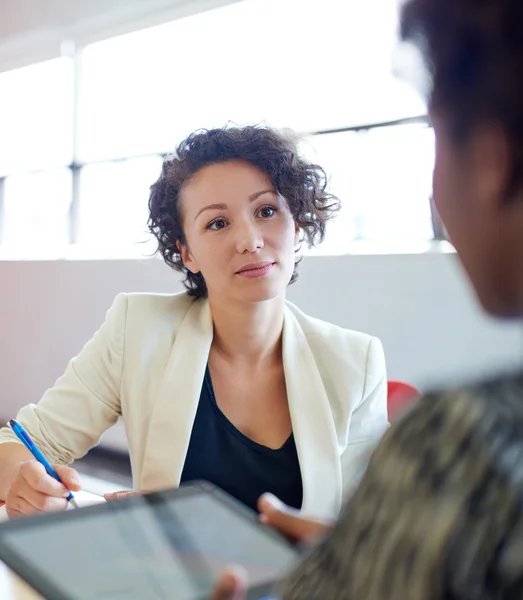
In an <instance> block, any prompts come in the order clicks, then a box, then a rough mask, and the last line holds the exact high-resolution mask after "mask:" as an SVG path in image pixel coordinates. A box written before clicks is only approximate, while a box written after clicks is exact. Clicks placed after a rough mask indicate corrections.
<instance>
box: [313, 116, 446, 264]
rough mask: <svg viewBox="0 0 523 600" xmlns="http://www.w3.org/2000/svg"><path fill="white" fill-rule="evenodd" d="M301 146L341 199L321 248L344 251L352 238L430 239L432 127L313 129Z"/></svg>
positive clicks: (375, 239) (327, 250) (333, 191)
mask: <svg viewBox="0 0 523 600" xmlns="http://www.w3.org/2000/svg"><path fill="white" fill-rule="evenodd" d="M302 151H303V153H304V154H305V155H306V156H307V157H309V158H310V159H312V160H315V161H316V162H317V163H318V164H320V165H322V166H323V167H324V168H325V170H326V171H327V172H328V173H329V174H330V189H331V191H332V193H334V194H336V195H337V196H338V197H339V198H340V200H341V210H340V213H339V215H338V217H337V218H336V219H335V220H334V221H333V222H332V223H330V224H329V227H328V234H327V237H326V240H325V242H324V244H322V246H321V247H320V249H319V253H321V254H341V253H345V252H348V251H349V249H350V245H351V242H353V241H356V240H368V241H371V242H376V243H383V242H385V243H386V242H390V241H396V240H400V241H402V242H406V241H414V242H418V241H428V240H431V239H433V237H434V231H433V227H432V215H431V210H430V203H429V198H430V195H431V189H432V166H433V162H434V134H433V130H432V129H430V128H429V127H427V126H426V125H423V124H408V125H397V126H393V127H376V128H373V129H371V130H367V131H358V132H342V133H335V134H328V135H316V136H311V137H310V138H308V139H307V141H306V142H305V143H304V144H302Z"/></svg>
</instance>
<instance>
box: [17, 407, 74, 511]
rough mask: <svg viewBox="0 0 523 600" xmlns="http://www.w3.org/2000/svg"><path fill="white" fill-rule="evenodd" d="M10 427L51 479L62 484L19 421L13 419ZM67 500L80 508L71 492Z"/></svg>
mask: <svg viewBox="0 0 523 600" xmlns="http://www.w3.org/2000/svg"><path fill="white" fill-rule="evenodd" d="M9 427H11V429H12V430H13V433H14V434H15V435H16V437H17V438H18V439H19V440H20V441H21V442H22V444H23V445H24V446H25V447H26V448H27V449H28V450H29V452H30V453H31V454H32V455H33V456H34V457H35V458H36V460H37V461H38V462H39V463H40V464H42V465H43V466H44V468H45V470H46V471H47V474H48V475H51V477H52V478H53V479H56V481H59V482H60V483H62V481H61V480H60V477H58V473H57V472H56V471H55V470H54V469H53V467H52V466H51V465H50V464H49V462H48V460H47V459H46V458H45V456H44V455H43V454H42V453H41V452H40V450H38V448H37V447H36V446H35V444H34V442H33V440H32V439H31V438H30V437H29V434H28V433H27V431H26V430H25V429H24V428H23V427H22V426H21V425H20V423H18V421H15V420H14V419H11V420H10V421H9ZM67 500H69V502H70V503H71V504H72V505H73V506H74V507H75V508H79V506H78V503H77V502H76V500H75V499H74V496H73V494H71V492H69V496H67Z"/></svg>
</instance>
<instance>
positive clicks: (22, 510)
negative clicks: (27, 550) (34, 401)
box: [0, 126, 387, 519]
mask: <svg viewBox="0 0 523 600" xmlns="http://www.w3.org/2000/svg"><path fill="white" fill-rule="evenodd" d="M149 208H150V218H149V226H150V230H151V231H152V233H153V234H154V235H155V236H156V238H157V240H158V244H159V252H160V253H161V255H162V256H163V258H164V260H165V262H166V263H167V264H168V265H169V266H171V267H173V268H174V269H175V270H177V271H179V272H181V273H182V274H183V276H184V279H185V287H186V290H187V291H186V293H182V294H175V295H160V294H122V295H120V296H118V297H117V299H116V301H115V302H114V305H113V306H112V308H111V309H110V310H109V312H108V313H107V317H106V321H105V323H104V324H103V326H102V327H101V329H100V330H99V331H98V332H97V333H96V335H95V336H94V338H93V339H92V340H91V341H90V342H89V343H88V344H87V345H86V346H85V348H84V349H83V350H82V351H81V353H80V354H79V356H77V357H76V358H75V359H73V360H72V361H71V363H70V365H69V367H68V369H67V371H66V373H65V375H64V376H63V377H62V378H61V379H59V380H58V382H57V383H56V385H55V386H54V387H53V388H52V389H50V390H49V391H47V392H46V394H45V395H44V397H43V398H42V400H41V401H40V402H39V404H38V405H36V406H34V405H29V406H27V407H25V408H23V409H22V410H21V411H20V413H19V415H18V417H17V418H18V420H19V421H20V422H21V423H22V424H23V426H24V427H25V428H26V429H27V430H28V431H29V433H30V435H31V436H32V437H33V439H34V441H35V443H36V444H37V445H38V446H39V447H40V449H41V450H42V451H43V452H44V454H46V455H47V456H48V457H49V458H50V459H51V460H52V462H54V463H55V464H57V465H58V466H57V470H58V471H59V474H60V476H61V477H62V479H63V481H64V483H65V485H66V487H69V488H70V489H72V490H75V489H77V481H76V480H75V472H74V470H73V469H70V468H68V467H66V466H64V465H66V464H67V463H70V462H72V461H73V460H74V459H75V458H78V457H80V456H82V455H84V454H85V453H86V452H87V451H88V450H89V449H90V448H91V447H93V446H94V445H95V444H96V443H97V442H98V440H99V438H100V436H101V434H102V433H103V432H104V431H105V430H106V429H107V428H108V427H109V426H111V425H112V424H113V423H114V422H115V421H116V419H117V418H118V417H119V416H120V415H121V416H122V417H123V422H124V424H125V428H126V432H127V437H128V441H129V450H130V457H131V464H132V469H133V479H134V486H135V488H137V489H139V490H145V491H151V490H156V489H161V488H168V487H175V486H178V485H179V484H180V483H184V482H188V481H191V480H194V479H205V480H208V481H211V482H213V483H215V484H216V485H218V486H220V487H221V488H223V489H225V490H226V491H228V492H229V493H231V494H232V495H233V496H235V497H236V498H238V499H239V500H241V501H242V502H244V503H245V504H246V505H248V506H251V507H252V508H255V507H256V502H257V500H258V497H259V496H260V495H261V494H263V493H264V492H271V493H273V494H274V495H276V496H278V497H279V498H280V499H281V500H282V501H283V502H284V503H285V504H287V505H289V506H291V507H294V508H295V509H299V510H301V511H302V513H303V514H306V515H315V516H316V517H319V518H323V519H330V518H333V517H335V516H336V515H337V513H338V511H339V509H340V507H341V503H342V499H343V498H344V497H348V496H349V495H350V493H351V491H352V490H353V488H354V487H355V485H356V483H357V481H358V480H359V478H360V476H361V474H362V472H363V470H364V469H365V467H366V464H367V460H368V457H369V455H370V453H371V451H372V449H373V448H374V446H375V444H376V443H377V441H378V440H379V438H380V437H381V435H382V434H383V432H384V431H385V429H386V428H387V417H386V376H385V364H384V357H383V351H382V347H381V344H380V342H379V341H378V340H377V339H376V338H372V337H370V336H368V335H364V334H362V333H357V332H353V331H347V330H344V329H341V328H339V327H336V326H334V325H330V324H328V323H325V322H322V321H319V320H317V319H313V318H311V317H309V316H307V315H305V314H303V313H302V312H301V311H300V310H299V309H298V308H296V307H295V306H293V305H292V304H290V303H289V302H287V301H286V300H285V294H286V289H287V286H288V285H289V283H292V282H294V281H295V280H296V278H297V269H298V261H297V260H296V250H297V249H298V248H299V245H300V243H301V242H306V243H307V244H309V245H313V244H316V243H317V242H320V241H321V240H322V239H323V237H324V235H325V227H326V222H327V221H328V219H329V218H330V217H331V216H332V215H333V214H334V213H335V212H336V210H337V209H338V200H337V199H336V198H335V197H334V196H332V195H331V194H329V193H328V192H327V190H326V178H325V174H324V172H323V170H322V169H321V168H320V167H318V166H316V165H314V164H311V163H309V162H307V161H306V160H304V159H303V158H302V157H301V156H300V154H299V153H298V151H297V148H296V144H295V142H294V141H293V139H292V138H290V137H288V136H286V135H284V134H281V133H279V132H277V131H275V130H273V129H270V128H268V127H256V126H249V127H226V128H223V129H214V130H209V131H199V132H196V133H194V134H193V135H191V136H189V137H188V138H187V139H186V140H185V141H183V142H182V143H181V144H180V145H179V147H178V149H177V152H176V153H175V154H174V155H172V156H168V157H167V158H166V159H165V161H164V164H163V168H162V173H161V175H160V178H159V179H158V181H157V182H156V183H155V184H154V185H153V186H152V188H151V196H150V201H149ZM0 442H2V443H1V444H0V498H4V499H6V500H7V510H8V513H9V514H10V515H11V516H17V515H21V514H29V513H33V512H36V511H46V510H59V509H63V508H65V505H66V501H65V499H64V498H63V497H62V496H63V493H64V491H65V487H64V486H61V485H60V484H58V483H57V482H56V481H54V480H53V479H52V478H50V477H48V476H46V475H45V473H43V472H42V470H41V467H40V465H39V464H37V463H35V462H34V461H32V460H31V456H30V455H28V453H27V452H26V451H25V449H24V448H23V447H21V446H20V444H18V443H17V442H16V441H15V439H14V438H13V435H12V433H11V432H10V431H9V430H6V429H4V430H2V431H1V432H0Z"/></svg>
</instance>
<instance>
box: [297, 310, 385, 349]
mask: <svg viewBox="0 0 523 600" xmlns="http://www.w3.org/2000/svg"><path fill="white" fill-rule="evenodd" d="M287 308H288V309H289V310H290V311H291V312H292V314H293V315H294V316H295V317H296V319H297V321H298V322H299V324H300V327H301V328H302V330H303V332H304V334H305V336H306V337H307V339H308V340H309V341H311V340H312V341H313V342H314V343H315V344H319V345H324V346H327V347H330V348H340V345H341V348H346V347H347V346H350V347H351V348H361V349H362V351H367V349H368V347H369V344H370V343H371V341H372V340H377V338H375V337H374V336H372V335H369V334H368V333H363V332H361V331H355V330H353V329H345V328H344V327H340V326H339V325H335V324H334V323H329V322H328V321H323V320H322V319H318V318H316V317H311V316H310V315H307V314H306V313H304V312H303V311H302V310H300V309H299V308H298V307H297V306H295V305H294V304H292V303H291V302H287Z"/></svg>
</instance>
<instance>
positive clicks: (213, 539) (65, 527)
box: [1, 493, 296, 600]
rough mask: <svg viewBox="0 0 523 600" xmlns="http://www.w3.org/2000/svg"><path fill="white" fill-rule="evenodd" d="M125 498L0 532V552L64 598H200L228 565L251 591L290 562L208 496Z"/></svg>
mask: <svg viewBox="0 0 523 600" xmlns="http://www.w3.org/2000/svg"><path fill="white" fill-rule="evenodd" d="M153 497H154V501H153ZM132 500H133V503H132V504H131V503H129V504H128V506H126V507H125V508H124V509H120V508H119V507H117V506H116V504H118V503H109V504H107V505H105V506H104V507H103V509H102V508H101V507H95V508H96V509H97V510H95V511H93V509H85V510H84V511H78V518H74V519H70V518H63V519H59V518H58V519H49V521H48V522H47V519H42V521H41V522H40V523H39V524H38V526H35V527H22V528H20V529H16V528H15V529H13V530H12V531H11V530H9V531H5V532H1V539H2V546H3V547H4V548H5V549H7V550H8V551H9V552H11V553H13V554H14V555H16V556H17V558H18V559H19V560H22V561H23V563H24V565H25V566H26V568H27V569H31V570H33V571H34V572H36V573H38V574H39V575H41V576H42V577H43V578H45V579H46V580H47V582H48V584H50V585H51V586H52V587H53V588H56V589H59V590H61V591H62V590H63V591H62V594H64V597H67V598H71V600H73V599H74V600H105V599H112V600H116V599H119V598H122V599H123V598H126V599H137V600H138V599H140V600H156V599H165V600H173V599H175V598H176V599H178V600H195V599H200V598H208V594H209V590H210V589H212V586H213V584H214V582H215V580H216V577H217V576H218V574H219V573H220V572H221V571H223V569H224V568H226V567H227V566H229V565H231V564H240V565H242V566H243V567H244V568H245V569H246V570H247V572H248V574H249V583H250V584H252V585H253V586H256V585H261V584H264V583H268V582H272V581H274V580H276V579H278V578H279V577H281V575H282V573H283V572H284V571H285V570H286V567H287V568H289V567H290V564H291V563H292V561H293V559H295V557H296V553H295V551H294V550H293V549H292V548H291V547H290V546H287V545H285V544H284V543H282V542H280V540H279V539H276V538H273V537H272V536H271V535H268V534H267V533H266V532H265V531H264V530H263V529H262V528H261V527H260V526H258V525H257V524H256V523H255V522H251V521H249V520H248V519H246V518H245V517H244V516H243V515H242V513H240V512H237V511H235V510H231V508H230V507H229V506H228V505H227V503H225V502H222V501H221V500H219V499H216V498H215V497H214V494H210V493H197V494H190V495H182V496H179V497H177V496H172V497H169V495H168V494H166V495H165V496H164V495H162V494H153V495H151V496H150V497H148V496H143V497H139V498H133V499H132ZM120 502H122V501H120ZM123 502H125V501H123ZM112 505H114V508H113V506H112ZM116 508H117V509H116ZM104 509H105V510H104ZM115 509H116V510H115ZM75 512H76V511H75ZM81 513H83V514H81ZM80 517H81V518H80ZM35 523H36V521H35Z"/></svg>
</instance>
